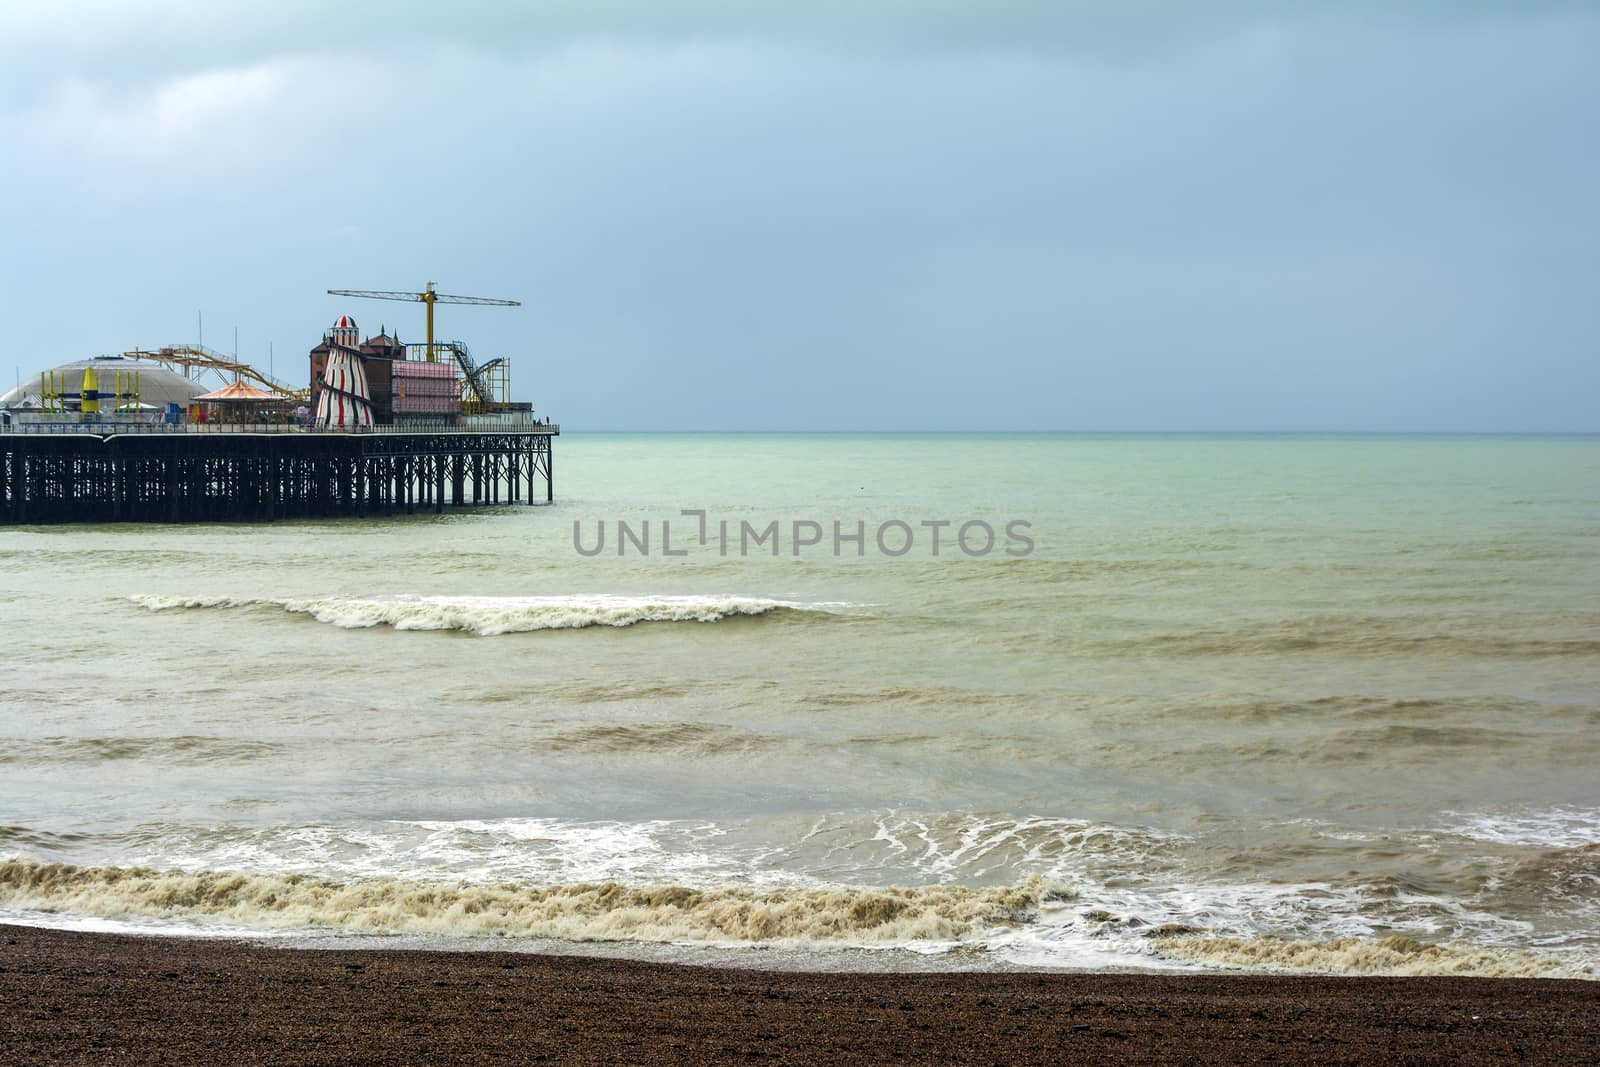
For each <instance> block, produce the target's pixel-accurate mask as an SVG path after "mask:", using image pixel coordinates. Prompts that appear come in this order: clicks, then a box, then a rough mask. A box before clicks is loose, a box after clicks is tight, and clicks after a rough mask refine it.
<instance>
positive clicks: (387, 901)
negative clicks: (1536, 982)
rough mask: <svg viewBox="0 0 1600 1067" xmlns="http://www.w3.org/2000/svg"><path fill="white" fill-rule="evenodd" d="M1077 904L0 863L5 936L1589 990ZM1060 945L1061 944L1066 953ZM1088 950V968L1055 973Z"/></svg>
mask: <svg viewBox="0 0 1600 1067" xmlns="http://www.w3.org/2000/svg"><path fill="white" fill-rule="evenodd" d="M1078 898H1079V891H1078V890H1077V889H1076V888H1074V887H1069V886H1066V885H1064V884H1061V883H1054V882H1051V881H1049V880H1047V879H1044V878H1042V877H1039V876H1031V877H1029V878H1027V879H1026V880H1024V881H1022V882H1021V883H1019V884H1014V885H1007V886H1000V887H992V888H972V887H964V886H949V885H931V886H915V887H860V886H769V887H754V888H753V887H748V886H721V887H712V888H695V887H690V886H684V885H671V884H662V885H631V884H627V883H622V882H617V881H606V882H587V883H569V884H555V885H541V886H528V885H518V884H499V885H480V884H471V883H462V882H447V881H440V880H424V879H401V878H388V877H369V878H362V879H353V880H348V881H344V880H334V879H327V878H319V877H314V876H309V875H301V874H249V873H239V872H231V871H221V870H211V869H203V870H191V871H184V870H159V869H153V868H148V867H89V866H77V865H73V864H68V863H48V862H41V861H37V860H32V859H27V858H20V857H19V858H14V859H11V860H7V861H4V862H0V908H3V909H5V913H6V914H7V915H8V916H9V917H12V918H21V919H23V920H25V921H35V922H39V921H43V922H44V923H46V924H50V923H52V922H62V921H81V920H80V918H79V917H82V916H94V917H96V918H97V919H99V920H112V921H117V922H135V923H137V922H141V921H142V922H160V923H163V924H165V925H166V927H167V928H168V929H171V928H172V924H174V923H176V924H180V925H183V926H188V927H189V928H191V929H192V930H194V931H195V932H210V931H214V930H216V929H218V928H221V927H226V928H229V929H232V930H233V931H235V932H238V931H240V930H245V931H251V930H253V931H274V932H278V933H294V932H301V933H313V934H315V933H326V932H334V933H340V934H355V935H430V936H450V937H467V938H481V937H517V938H535V939H559V940H565V941H574V942H584V941H610V942H635V943H640V942H642V943H655V944H663V943H714V944H722V945H734V946H737V945H747V946H753V945H771V944H783V945H789V946H794V947H799V948H802V949H803V948H805V947H807V946H811V947H815V948H822V947H826V946H834V947H851V946H855V947H885V948H888V947H898V948H905V949H915V950H918V951H928V950H929V949H932V950H934V951H946V950H949V949H952V948H956V947H958V946H968V947H969V948H972V949H977V950H987V951H992V952H994V953H995V954H996V955H997V956H998V957H999V958H1001V959H1005V960H1008V961H1010V962H1012V963H1020V964H1023V965H1029V964H1032V965H1042V966H1061V965H1062V964H1063V963H1064V962H1065V963H1069V965H1071V964H1078V965H1085V964H1086V965H1089V966H1104V965H1106V964H1108V963H1109V964H1112V965H1121V966H1128V965H1135V966H1138V965H1143V966H1149V967H1156V968H1170V967H1192V966H1198V967H1201V968H1207V969H1216V968H1248V969H1253V970H1262V969H1266V970H1274V971H1301V972H1317V973H1335V974H1364V975H1365V974H1370V975H1378V974H1386V975H1480V976H1519V977H1570V978H1591V979H1592V978H1594V977H1595V974H1594V963H1593V961H1592V960H1590V961H1585V960H1583V959H1581V958H1575V957H1573V956H1572V955H1570V954H1568V955H1566V956H1560V955H1543V954H1539V953H1535V952H1530V951H1524V950H1521V949H1515V948H1508V947H1502V946H1496V945H1479V944H1471V943H1466V942H1427V941H1422V940H1419V939H1416V938H1413V937H1410V936H1405V935H1397V934H1391V935H1388V936H1381V937H1357V936H1351V937H1341V938H1336V939H1330V940H1295V939H1291V938H1285V937H1279V936H1274V935H1270V934H1267V935H1262V936H1255V937H1248V936H1234V935H1231V934H1226V933H1222V934H1219V933H1214V932H1211V931H1207V930H1205V929H1202V928H1197V927H1195V926H1193V925H1190V924H1186V923H1182V922H1167V923H1163V924H1160V925H1151V924H1149V923H1147V922H1145V921H1143V920H1141V919H1139V918H1138V917H1137V916H1124V915H1117V914H1115V913H1113V912H1111V911H1108V910H1106V909H1104V908H1098V907H1081V906H1078V905H1079V904H1080V901H1079V899H1078ZM1064 935H1067V936H1064ZM1074 939H1075V944H1076V949H1077V951H1078V952H1080V953H1082V952H1083V951H1084V950H1085V948H1086V946H1091V945H1092V946H1093V948H1092V949H1089V951H1090V952H1091V953H1098V954H1099V956H1100V958H1099V959H1092V958H1091V957H1090V956H1086V955H1079V956H1078V957H1077V958H1076V959H1067V958H1064V953H1063V951H1062V949H1063V947H1064V946H1067V947H1068V951H1069V952H1070V951H1072V947H1071V946H1072V945H1073V944H1074Z"/></svg>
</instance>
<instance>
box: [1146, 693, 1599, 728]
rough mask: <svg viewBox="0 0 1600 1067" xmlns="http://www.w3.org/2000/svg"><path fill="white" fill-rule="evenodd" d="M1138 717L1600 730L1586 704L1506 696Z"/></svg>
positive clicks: (1365, 699) (1359, 700)
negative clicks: (1561, 725) (1560, 725)
mask: <svg viewBox="0 0 1600 1067" xmlns="http://www.w3.org/2000/svg"><path fill="white" fill-rule="evenodd" d="M1138 710H1139V712H1140V713H1141V714H1145V715H1158V716H1160V717H1162V718H1170V719H1223V720H1231V721H1235V722H1244V723H1289V722H1294V721H1296V720H1307V719H1309V720H1316V721H1326V720H1333V719H1350V720H1355V721H1363V720H1376V721H1380V722H1384V723H1399V722H1403V721H1406V720H1419V721H1421V722H1423V723H1433V722H1437V721H1440V720H1445V721H1450V720H1451V719H1455V718H1459V717H1470V718H1471V719H1473V720H1474V721H1504V722H1508V723H1543V722H1549V721H1554V720H1560V719H1576V720H1579V721H1581V722H1584V723H1588V724H1591V725H1600V707H1596V706H1594V705H1587V704H1549V703H1542V702H1538V701H1532V700H1521V699H1517V698H1515V697H1507V696H1459V697H1385V696H1377V695H1370V696H1366V695H1354V694H1352V695H1343V696H1324V697H1313V698H1311V699H1308V700H1246V701H1237V700H1227V699H1218V700H1210V701H1207V700H1195V701H1192V702H1186V703H1182V704H1171V705H1167V706H1163V707H1159V708H1156V709H1153V710H1151V709H1147V708H1145V707H1144V706H1143V705H1140V706H1139V707H1138Z"/></svg>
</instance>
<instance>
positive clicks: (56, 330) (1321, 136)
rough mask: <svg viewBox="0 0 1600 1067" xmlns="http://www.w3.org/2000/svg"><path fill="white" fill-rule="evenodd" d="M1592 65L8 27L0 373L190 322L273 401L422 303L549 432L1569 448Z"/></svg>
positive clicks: (918, 7) (892, 32) (418, 327)
mask: <svg viewBox="0 0 1600 1067" xmlns="http://www.w3.org/2000/svg"><path fill="white" fill-rule="evenodd" d="M333 8H337V10H329V9H333ZM1596 56H1600V4H1595V3H1579V2H1567V3H1561V2H1540V0H1521V2H1515V3H1489V2H1474V0H1440V2H1415V0H1414V2H1405V0H1391V2H1382V3H1380V2H1376V0H1372V2H1346V3H1336V2H1314V0H1313V2H1301V3H1287V2H1284V0H1275V2H1272V0H1218V2H1215V3H1206V4H1187V3H1185V4H1178V3H1164V2H1157V0H1058V2H1054V3H1044V2H1016V0H992V2H989V3H978V2H976V0H973V2H966V3H957V2H951V0H921V2H912V0H894V2H872V0H856V2H849V3H847V2H842V0H836V2H826V3H824V2H816V3H804V2H800V0H791V2H785V3H778V2H770V0H751V2H747V3H737V4H736V3H728V2H706V0H678V2H675V3H670V4H666V3H660V2H644V0H587V2H581V3H580V2H570V3H569V2H546V3H539V4H523V5H514V4H509V3H508V4H491V3H483V2H466V3H456V4H448V5H446V4H438V3H429V4H410V3H406V2H388V3H383V4H377V3H372V2H368V0H359V2H350V3H342V4H338V5H329V4H321V3H306V2H298V0H278V2H275V3H253V2H240V3H232V4H216V3H213V2H207V3H191V2H186V0H151V2H147V3H135V2H124V0H101V2H75V0H49V2H35V0H9V2H7V3H5V4H4V5H0V146H3V149H0V151H3V156H0V159H3V161H4V165H3V166H0V240H3V247H4V250H5V251H4V255H3V256H0V292H3V293H4V307H5V309H6V312H7V314H6V320H7V322H6V328H5V330H4V341H3V342H0V344H3V346H4V347H3V348H0V375H3V376H4V377H5V378H12V377H14V376H15V377H16V378H21V377H24V376H33V375H37V373H38V372H39V371H40V370H42V369H44V368H46V367H49V366H52V365H55V364H57V363H60V362H65V361H67V360H72V359H81V358H84V357H86V356H89V355H97V354H104V353H113V352H119V351H123V350H125V349H129V348H134V347H151V346H158V345H161V344H172V343H186V342H193V341H195V340H196V339H197V337H198V336H200V335H201V331H202V327H201V326H200V324H199V322H198V319H199V317H200V316H202V315H203V323H204V324H203V338H202V339H203V340H204V343H206V344H207V345H209V346H211V347H214V348H218V349H221V350H224V351H232V350H233V349H234V332H235V330H237V336H238V342H237V343H238V352H239V355H240V357H241V358H243V359H246V360H248V361H251V362H254V363H256V364H257V365H259V366H261V367H262V368H263V369H266V368H267V367H268V366H269V365H270V367H271V369H272V370H274V371H275V372H276V374H277V375H278V376H279V377H280V378H285V379H288V380H291V381H294V382H298V383H301V384H303V383H304V381H305V379H306V376H307V374H308V365H307V359H306V353H307V350H308V349H309V348H310V347H311V346H312V345H314V344H316V343H317V342H318V341H319V340H320V338H321V336H322V332H323V330H324V329H326V328H327V326H328V325H329V324H330V323H332V321H333V320H334V319H335V318H336V317H337V316H338V315H339V314H340V313H349V314H351V315H353V316H354V317H355V318H356V319H357V321H358V322H359V324H360V325H361V327H362V332H363V335H365V334H367V333H375V332H377V330H378V328H379V327H380V326H387V327H389V328H391V331H392V332H398V333H399V334H400V335H401V337H402V339H404V340H408V341H411V340H417V341H420V340H422V338H423V315H422V308H421V306H420V305H418V304H415V303H409V304H407V303H388V302H377V301H365V300H354V299H347V298H337V297H332V296H328V295H326V293H325V290H327V289H330V288H351V289H394V290H417V289H421V288H422V287H423V285H424V284H425V283H426V282H428V281H430V280H433V281H436V282H437V285H438V289H439V290H440V291H441V292H445V293H461V294H468V295H475V296H488V297H499V298H509V299H516V300H520V301H522V306H521V307H520V308H515V309H504V308H471V307H448V306H443V305H441V306H440V307H439V309H438V312H437V314H438V323H439V333H440V336H442V337H447V338H459V339H461V340H463V341H465V342H466V343H467V344H468V345H469V346H470V347H471V349H472V351H473V352H474V354H476V355H477V356H478V357H479V358H480V359H482V358H487V357H490V356H500V355H505V356H509V357H510V360H511V367H512V371H511V374H512V389H513V393H514V394H515V395H516V397H517V398H519V399H524V400H531V401H532V402H533V404H534V406H535V408H536V410H537V411H538V412H540V413H541V414H546V415H550V416H551V417H553V418H555V419H556V420H557V421H559V422H561V423H562V424H563V427H564V428H566V429H568V430H728V431H760V430H782V431H792V430H819V431H838V430H854V431H869V430H884V431H914V430H982V431H995V430H1001V431H1005V430H1015V431H1072V430H1093V431H1375V432H1393V431H1428V432H1441V431H1442V432H1450V431H1471V432H1529V431H1535V432H1537V431H1557V432H1564V431H1584V432H1594V431H1600V358H1597V357H1600V63H1597V62H1596V61H1595V57H1596ZM13 364H14V366H15V370H14V373H12V374H8V373H6V372H7V371H12V365H13ZM11 384H12V382H4V385H5V386H7V387H9V386H10V385H11Z"/></svg>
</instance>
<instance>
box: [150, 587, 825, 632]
mask: <svg viewBox="0 0 1600 1067" xmlns="http://www.w3.org/2000/svg"><path fill="white" fill-rule="evenodd" d="M128 599H129V600H131V601H133V602H134V603H135V604H138V605H140V606H141V607H144V608H148V609H149V610H151V611H173V610H180V609H186V608H202V609H204V608H212V609H220V608H252V607H262V606H270V607H279V608H282V609H283V610H284V611H288V612H292V613H294V614H299V615H310V616H311V617H312V618H314V619H316V620H317V621H318V622H324V623H328V624H330V625H333V626H338V627H341V628H343V629H364V628H368V627H373V626H390V627H393V628H394V629H396V630H458V631H462V632H465V633H472V634H477V635H478V636H480V637H493V636H496V635H499V634H508V633H528V632H532V631H535V630H575V629H582V628H584V627H589V626H632V625H635V624H636V623H641V622H720V621H722V620H723V619H730V618H737V617H740V616H757V615H768V614H773V613H797V614H804V615H840V614H844V613H845V612H846V610H847V609H848V608H850V607H851V606H852V605H849V604H842V603H826V604H805V603H800V602H797V601H790V600H771V599H767V598H765V597H751V596H724V595H701V596H620V595H612V594H595V595H575V596H523V597H515V596H395V597H372V598H359V597H315V598H309V599H292V598H280V597H243V598H241V597H229V596H190V597H184V596H147V595H140V596H131V597H129V598H128Z"/></svg>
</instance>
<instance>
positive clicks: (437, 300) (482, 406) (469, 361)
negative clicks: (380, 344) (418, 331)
mask: <svg viewBox="0 0 1600 1067" xmlns="http://www.w3.org/2000/svg"><path fill="white" fill-rule="evenodd" d="M433 286H434V283H433V282H429V283H428V287H427V288H426V289H424V290H423V291H422V292H420V293H403V292H396V291H394V290H392V289H329V290H328V295H329V296H355V297H360V298H362V299H363V300H407V301H415V302H417V303H420V304H423V305H425V306H426V307H427V309H428V347H427V350H426V351H427V360H428V362H429V363H437V362H439V354H440V350H441V349H447V350H448V351H449V352H450V354H451V356H453V357H454V359H455V361H456V364H457V366H459V367H460V368H461V373H462V376H463V379H464V381H465V384H466V389H465V390H464V395H463V400H465V401H466V403H467V407H468V410H472V411H486V410H489V409H491V408H492V407H493V406H494V386H493V380H494V378H495V373H496V372H497V371H498V373H499V376H500V377H501V378H502V379H503V378H504V375H505V367H506V361H505V360H504V359H503V358H496V359H491V360H489V361H488V362H487V363H484V364H482V365H481V366H480V365H479V364H478V363H477V362H475V361H474V360H473V358H472V354H471V353H470V352H468V351H467V346H466V345H463V344H462V343H461V342H459V341H454V342H451V343H450V344H448V345H439V344H435V343H434V340H433V305H435V304H479V305H487V306H489V307H503V308H515V307H521V306H522V301H520V300H495V299H492V298H490V297H486V296H454V295H452V294H450V293H440V292H436V291H435V290H434V287H433Z"/></svg>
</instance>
